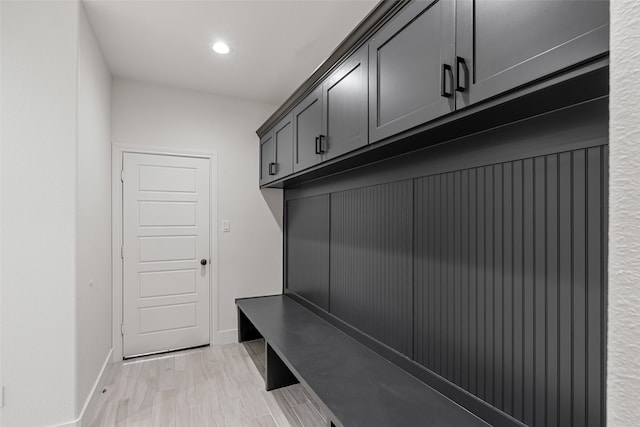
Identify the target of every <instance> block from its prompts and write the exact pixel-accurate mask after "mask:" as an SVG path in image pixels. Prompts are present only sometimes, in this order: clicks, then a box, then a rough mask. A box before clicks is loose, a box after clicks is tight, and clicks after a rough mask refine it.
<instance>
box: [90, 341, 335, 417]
mask: <svg viewBox="0 0 640 427" xmlns="http://www.w3.org/2000/svg"><path fill="white" fill-rule="evenodd" d="M263 375H264V341H263V340H258V341H253V342H250V343H244V344H228V345H224V346H213V347H205V348H201V349H194V350H185V351H181V352H176V353H170V354H166V355H160V356H155V357H153V356H152V357H147V358H142V359H134V360H132V361H125V362H122V363H118V364H116V365H115V366H114V368H113V372H112V375H111V380H110V381H107V385H106V386H105V387H104V391H103V393H102V394H101V396H100V398H99V401H98V404H97V406H96V411H95V416H94V418H93V420H92V421H91V423H90V425H91V426H96V427H97V426H153V427H156V426H176V427H182V426H194V427H196V426H225V427H235V426H256V427H263V426H264V427H270V426H278V427H282V426H292V427H295V426H304V427H316V426H318V427H320V426H323V427H324V426H326V421H325V419H324V418H323V416H322V415H321V414H320V411H319V409H318V406H317V405H316V404H315V403H314V402H312V400H311V398H310V396H309V395H308V394H307V393H306V392H305V390H304V389H303V387H302V386H301V385H299V384H297V385H293V386H290V387H285V388H281V389H278V390H274V391H272V392H266V391H265V390H264V379H263Z"/></svg>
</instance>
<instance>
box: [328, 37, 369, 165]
mask: <svg viewBox="0 0 640 427" xmlns="http://www.w3.org/2000/svg"><path fill="white" fill-rule="evenodd" d="M367 58H368V46H367V45H365V46H363V47H362V48H360V50H359V51H357V52H356V53H354V54H353V55H351V57H349V59H347V61H346V62H345V63H344V64H343V65H342V66H341V67H340V68H339V69H338V70H337V71H335V72H334V73H333V74H332V75H331V76H330V77H329V78H328V79H327V80H326V81H325V82H324V83H323V86H322V94H323V103H324V111H325V115H324V118H323V120H324V123H323V130H324V135H326V140H325V144H324V147H323V148H324V150H325V151H326V154H325V156H326V159H332V158H334V157H338V156H340V155H342V154H345V153H348V152H349V151H353V150H355V149H356V148H359V147H362V146H365V145H367V143H368V114H367V109H368V106H367V99H368V95H367V90H368V89H367V81H368V65H367V62H368V61H367Z"/></svg>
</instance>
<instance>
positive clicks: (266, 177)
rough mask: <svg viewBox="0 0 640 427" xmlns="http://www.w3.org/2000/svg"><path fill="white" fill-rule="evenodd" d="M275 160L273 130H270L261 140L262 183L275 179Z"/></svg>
mask: <svg viewBox="0 0 640 427" xmlns="http://www.w3.org/2000/svg"><path fill="white" fill-rule="evenodd" d="M275 160H276V158H275V147H274V142H273V131H269V133H267V134H266V135H265V136H263V137H262V139H261V140H260V185H264V184H267V183H269V182H271V181H273V180H274V179H275Z"/></svg>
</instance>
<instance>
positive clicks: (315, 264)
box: [287, 146, 608, 427]
mask: <svg viewBox="0 0 640 427" xmlns="http://www.w3.org/2000/svg"><path fill="white" fill-rule="evenodd" d="M607 156H608V152H607V147H606V146H601V147H594V148H588V149H578V150H574V151H571V152H563V153H558V154H549V155H544V156H539V157H535V158H527V159H522V160H514V161H510V162H505V163H500V164H495V165H490V166H484V167H476V168H470V169H465V170H457V171H452V172H446V173H439V174H435V175H430V176H426V177H422V178H417V179H414V180H405V181H398V182H394V183H390V184H382V185H375V186H370V187H363V188H358V189H353V190H346V191H339V192H334V193H331V194H326V195H323V196H316V197H312V198H307V199H296V200H290V201H289V202H288V204H287V239H288V240H287V250H288V260H287V261H288V262H287V268H288V270H287V272H288V291H290V292H296V293H297V294H299V295H301V296H303V297H304V298H306V299H308V300H310V301H312V302H314V303H315V304H317V305H319V306H320V307H323V308H325V309H327V310H329V311H330V312H331V313H332V314H334V315H335V316H337V317H338V318H340V319H342V320H344V321H345V322H347V323H348V324H350V325H351V326H353V327H355V328H357V329H359V330H361V331H362V332H364V333H366V334H368V335H370V336H372V337H373V338H375V339H377V340H379V341H381V342H382V343H385V344H386V345H388V346H390V347H391V348H393V349H395V350H398V351H400V352H401V353H403V354H405V355H407V356H408V357H411V358H412V359H414V360H415V361H416V362H417V363H419V364H421V365H423V366H424V367H425V368H426V369H429V370H430V371H432V372H434V373H436V374H438V375H439V376H441V377H442V378H445V379H447V380H448V381H451V382H452V383H455V384H457V385H458V386H459V387H461V388H463V389H465V390H467V391H468V392H469V393H471V394H473V395H475V396H476V397H478V398H480V399H482V400H484V401H485V402H487V403H489V404H490V405H492V406H494V407H496V408H498V409H499V410H502V411H504V412H505V413H507V414H509V415H511V416H512V417H514V418H515V419H517V420H520V421H521V422H523V423H524V424H526V425H530V426H550V427H554V426H558V427H559V426H563V427H564V426H569V427H571V426H585V425H588V426H603V425H604V415H605V414H604V402H605V396H604V386H605V384H604V378H605V376H604V373H605V359H604V357H605V337H606V325H605V321H606V319H605V315H604V313H605V309H606V295H607V293H606V243H607V231H606V230H607V207H606V206H607V205H606V203H607V185H608V184H607V179H608V170H607Z"/></svg>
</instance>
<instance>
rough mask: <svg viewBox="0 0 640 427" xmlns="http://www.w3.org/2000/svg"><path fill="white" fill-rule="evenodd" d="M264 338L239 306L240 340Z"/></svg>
mask: <svg viewBox="0 0 640 427" xmlns="http://www.w3.org/2000/svg"><path fill="white" fill-rule="evenodd" d="M260 338H262V335H260V332H258V330H257V329H256V327H255V326H253V323H251V321H250V320H249V319H248V318H247V316H246V315H245V314H244V313H243V312H242V310H240V309H239V308H238V342H245V341H253V340H259V339H260Z"/></svg>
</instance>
